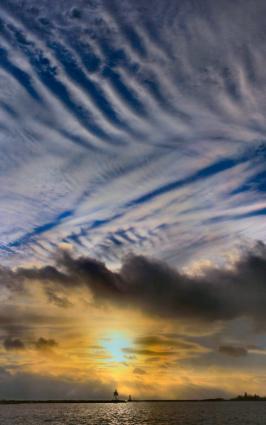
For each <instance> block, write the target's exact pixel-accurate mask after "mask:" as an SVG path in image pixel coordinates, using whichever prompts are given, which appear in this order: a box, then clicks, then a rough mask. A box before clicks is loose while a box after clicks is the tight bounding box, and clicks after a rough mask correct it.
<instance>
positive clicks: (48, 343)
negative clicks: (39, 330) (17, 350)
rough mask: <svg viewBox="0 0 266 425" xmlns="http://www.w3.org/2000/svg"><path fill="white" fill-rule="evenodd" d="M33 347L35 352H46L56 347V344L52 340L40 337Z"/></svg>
mask: <svg viewBox="0 0 266 425" xmlns="http://www.w3.org/2000/svg"><path fill="white" fill-rule="evenodd" d="M34 345H35V347H36V349H37V350H41V351H46V350H51V349H52V348H55V347H57V345H58V344H57V342H56V341H55V340H54V339H45V338H42V337H40V338H39V339H38V340H37V341H36V342H35V344H34Z"/></svg>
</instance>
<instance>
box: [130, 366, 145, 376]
mask: <svg viewBox="0 0 266 425" xmlns="http://www.w3.org/2000/svg"><path fill="white" fill-rule="evenodd" d="M133 373H134V374H135V375H146V371H145V370H143V369H141V368H140V367H135V369H133Z"/></svg>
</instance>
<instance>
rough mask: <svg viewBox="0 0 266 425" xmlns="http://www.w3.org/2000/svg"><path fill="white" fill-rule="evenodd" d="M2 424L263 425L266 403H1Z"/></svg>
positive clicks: (265, 421)
mask: <svg viewBox="0 0 266 425" xmlns="http://www.w3.org/2000/svg"><path fill="white" fill-rule="evenodd" d="M0 424H1V425H42V424H54V425H96V424H97V425H98V424H99V425H109V424H110V425H111V424H112V425H116V424H117V425H123V424H125V425H143V424H145V425H146V424H147V425H148V424H151V425H155V424H156V425H157V424H158V425H159V424H162V425H216V424H217V425H262V424H266V402H231V403H230V402H222V403H221V402H211V403H210V402H197V403H193V402H178V403H169V402H165V403H149V402H140V403H125V404H123V403H121V404H109V403H103V404H97V403H91V404H67V403H66V404H25V405H23V404H21V405H19V404H17V405H1V406H0Z"/></svg>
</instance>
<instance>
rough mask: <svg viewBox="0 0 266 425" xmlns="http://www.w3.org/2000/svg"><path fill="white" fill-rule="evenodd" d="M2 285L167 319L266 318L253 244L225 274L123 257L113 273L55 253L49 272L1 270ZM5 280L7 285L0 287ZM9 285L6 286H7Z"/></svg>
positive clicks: (264, 278)
mask: <svg viewBox="0 0 266 425" xmlns="http://www.w3.org/2000/svg"><path fill="white" fill-rule="evenodd" d="M1 275H2V278H1V282H2V285H6V284H7V285H8V286H9V288H10V287H11V286H12V285H13V286H14V287H15V288H17V287H18V286H19V284H18V282H20V284H21V285H22V284H24V286H25V283H27V282H29V281H32V280H38V281H40V282H41V283H42V284H43V287H44V289H45V290H46V289H47V290H48V297H49V299H50V300H51V291H53V292H54V293H55V294H60V293H61V292H62V293H64V294H68V296H71V290H73V289H74V288H77V287H81V286H84V287H87V288H88V289H89V290H90V291H91V292H92V294H93V296H94V299H95V302H98V303H113V304H116V305H123V306H133V307H135V308H139V309H141V310H142V311H144V312H147V313H150V314H156V315H158V316H163V317H169V318H179V317H180V318H189V319H195V320H203V321H204V320H206V321H207V320H230V319H234V318H237V317H241V316H247V317H250V318H252V319H254V321H256V322H258V323H263V321H265V318H266V309H265V305H266V246H265V245H264V244H263V243H262V242H258V243H257V244H256V246H255V247H254V248H253V249H252V250H249V251H245V252H243V254H242V256H241V257H240V259H239V260H238V261H237V262H236V264H235V265H234V267H231V268H223V269H217V268H208V269H207V270H206V271H205V274H204V275H202V276H195V277H194V276H188V275H186V274H184V273H181V272H179V271H178V270H175V269H173V268H170V267H169V266H168V265H167V264H165V263H163V262H160V261H156V260H153V259H149V258H146V257H144V256H133V255H132V256H129V257H127V258H126V259H125V261H124V263H123V264H122V266H121V269H120V271H119V272H113V271H111V270H109V269H108V268H107V267H106V265H105V264H104V263H102V262H100V261H97V260H94V259H91V258H86V257H80V258H73V257H72V256H70V255H69V253H65V252H63V253H61V255H60V256H59V258H58V260H57V262H56V265H55V266H47V267H43V268H39V269H37V268H32V269H22V268H21V269H17V270H16V271H15V272H10V271H6V270H3V272H2V273H1ZM5 276H8V282H7V283H6V282H5ZM11 283H12V285H11Z"/></svg>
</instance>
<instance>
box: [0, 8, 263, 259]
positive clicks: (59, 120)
mask: <svg viewBox="0 0 266 425" xmlns="http://www.w3.org/2000/svg"><path fill="white" fill-rule="evenodd" d="M255 5H256V7H255V6H254V2H243V1H236V2H230V1H225V0H224V1H221V2H219V4H218V3H217V2H216V3H215V4H214V3H213V2H211V1H207V0H202V1H197V2H194V1H177V0H167V1H165V2H160V1H155V0H153V1H150V2H142V1H136V2H131V1H129V0H128V1H119V2H118V1H112V2H108V1H97V0H92V1H80V0H76V1H75V2H74V3H73V1H68V0H66V1H57V2H54V4H53V7H52V8H51V7H50V1H45V0H41V1H39V2H38V3H35V2H34V3H33V2H32V1H28V0H25V1H16V0H13V1H12V0H3V1H2V2H1V5H0V34H1V43H0V87H1V99H0V108H1V122H0V125H1V138H0V143H1V158H0V169H1V215H0V224H1V226H0V228H1V247H0V249H1V256H2V258H3V261H5V262H6V261H8V262H11V263H12V264H16V263H17V262H18V259H20V260H19V261H21V257H23V259H25V261H27V260H30V261H32V260H34V261H40V262H45V261H46V260H47V258H48V257H50V256H51V254H52V253H53V252H54V251H55V249H56V248H57V247H58V245H60V244H62V243H68V244H71V245H73V246H74V247H75V250H76V251H77V252H78V253H80V254H84V253H86V255H89V256H92V257H100V258H101V259H103V260H104V261H107V262H108V263H109V264H119V262H120V260H121V258H122V257H123V255H124V254H126V253H127V252H128V251H131V252H135V253H141V254H142V253H143V252H145V253H146V252H147V253H148V254H149V255H154V256H156V257H159V258H162V259H165V260H167V261H169V262H171V263H173V264H176V262H177V263H178V264H182V265H183V264H187V263H190V262H191V261H194V260H195V259H196V258H204V259H205V258H206V257H207V258H209V257H212V258H215V257H220V256H221V255H222V254H223V253H224V252H227V250H228V249H229V248H231V247H232V246H234V245H235V244H236V243H237V242H239V239H241V240H244V241H245V242H246V241H248V240H250V239H258V238H259V239H261V238H264V232H265V211H266V210H265V208H266V204H265V199H264V194H265V139H264V134H265V119H264V110H265V71H264V70H265V34H264V19H263V16H264V15H265V8H266V6H265V2H263V1H259V0H258V1H256V2H255Z"/></svg>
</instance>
